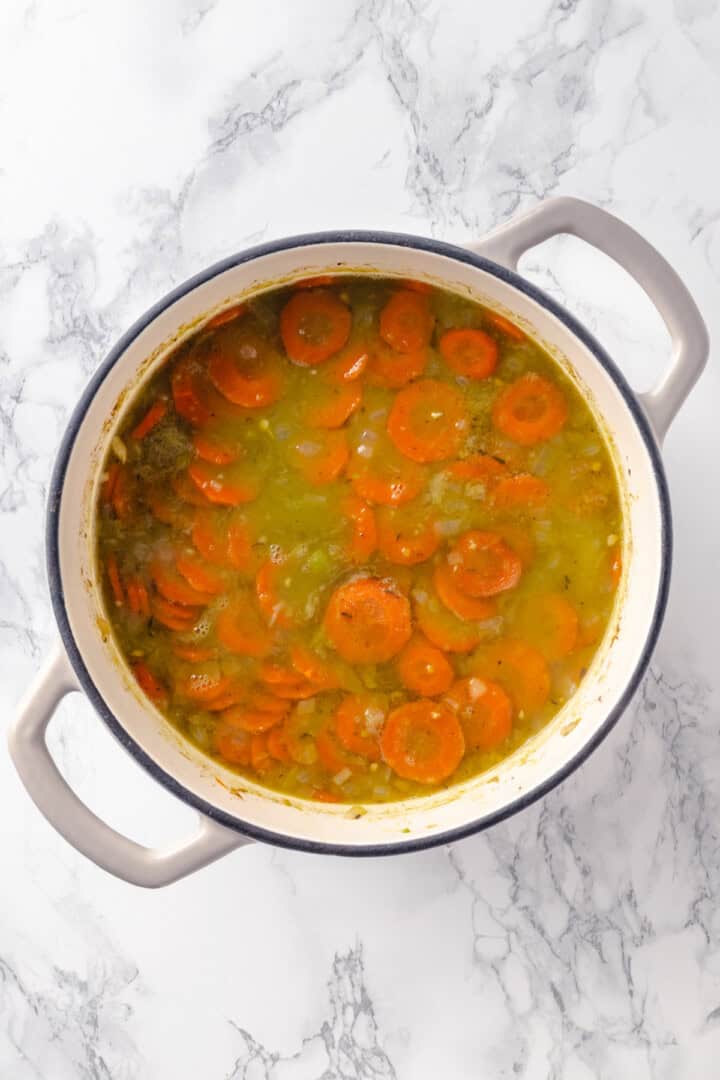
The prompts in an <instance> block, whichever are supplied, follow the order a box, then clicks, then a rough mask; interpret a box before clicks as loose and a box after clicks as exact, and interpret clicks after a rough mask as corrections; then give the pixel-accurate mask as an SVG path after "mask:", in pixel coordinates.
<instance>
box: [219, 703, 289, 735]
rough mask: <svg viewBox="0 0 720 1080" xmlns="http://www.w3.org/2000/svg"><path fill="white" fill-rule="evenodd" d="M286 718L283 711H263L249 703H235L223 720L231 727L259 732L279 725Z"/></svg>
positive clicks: (224, 714)
mask: <svg viewBox="0 0 720 1080" xmlns="http://www.w3.org/2000/svg"><path fill="white" fill-rule="evenodd" d="M283 719H284V714H283V713H271V712H262V711H261V710H259V709H253V708H252V707H250V706H248V705H233V706H232V708H230V709H226V710H225V712H224V713H223V720H224V722H225V723H226V724H229V725H230V726H231V727H236V728H240V730H241V731H250V732H252V733H257V732H260V731H270V729H271V728H274V727H277V726H278V724H281V723H282V722H283Z"/></svg>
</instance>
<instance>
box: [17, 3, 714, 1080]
mask: <svg viewBox="0 0 720 1080" xmlns="http://www.w3.org/2000/svg"><path fill="white" fill-rule="evenodd" d="M719 61H720V5H718V3H717V0H659V2H657V3H654V4H652V5H650V4H643V3H641V2H639V0H635V2H633V0H558V2H555V3H551V2H546V0H542V2H538V3H533V2H530V0H507V2H506V3H505V4H503V5H494V6H491V5H486V4H477V3H473V2H471V0H456V2H453V3H449V2H447V0H446V2H441V0H367V2H361V0H334V2H332V3H330V2H329V0H304V2H303V3H295V4H293V3H291V2H290V0H280V2H279V3H275V4H272V5H270V4H267V3H262V2H260V0H248V2H246V3H244V4H242V5H239V4H236V3H233V2H232V0H159V2H158V3H154V4H152V5H148V4H142V3H140V2H139V0H129V2H128V3H126V4H123V5H110V4H96V5H87V4H83V3H82V2H81V0H58V2H56V3H50V2H49V0H33V2H23V0H8V2H7V3H6V4H4V5H3V6H2V10H1V11H0V146H1V147H2V154H0V523H1V525H0V656H1V657H2V672H3V679H2V684H1V685H0V695H2V701H3V705H4V712H5V714H6V715H8V714H9V712H10V711H11V709H12V706H13V704H14V702H15V701H16V700H17V698H18V697H19V695H20V694H21V692H22V690H23V689H24V687H25V686H26V684H27V682H28V680H29V679H30V677H31V675H32V673H33V672H34V671H35V670H36V669H37V667H38V665H39V662H40V659H41V657H42V656H43V654H44V653H45V652H46V651H47V649H48V647H49V645H50V642H51V640H52V637H53V633H54V630H53V623H52V617H51V614H50V607H49V599H48V595H47V586H46V582H45V576H44V565H43V509H44V500H45V495H46V491H47V484H48V477H49V473H50V469H51V465H52V460H53V456H54V453H55V450H56V447H57V444H58V442H59V439H60V436H61V434H62V430H63V427H64V424H65V422H66V420H67V417H68V415H69V412H70V410H71V409H72V406H73V403H74V401H75V400H76V398H77V396H78V394H79V392H80V390H81V389H82V387H83V385H84V383H85V382H86V381H87V379H88V377H89V375H90V374H91V372H92V371H93V370H94V368H95V367H96V365H97V364H98V362H99V361H100V359H101V357H102V356H103V354H104V352H105V351H106V350H107V348H108V347H109V346H110V344H111V343H112V342H113V340H114V339H115V338H116V337H117V336H118V335H119V334H120V333H121V332H122V331H123V330H124V329H125V328H126V327H127V326H128V325H129V323H130V322H131V321H132V320H133V319H134V318H136V317H137V316H138V315H139V314H140V313H141V312H142V311H143V310H144V309H145V308H146V307H147V306H148V305H149V304H150V303H152V302H153V301H154V300H155V299H157V297H158V296H160V295H161V294H162V293H163V292H165V291H167V290H168V289H169V288H171V287H172V286H174V285H175V284H177V283H178V282H180V281H181V280H182V279H183V278H184V277H186V276H188V275H189V274H191V273H192V272H194V271H196V270H197V269H199V268H201V267H202V266H204V265H206V264H207V263H209V262H211V261H212V260H214V259H217V258H219V257H221V256H223V255H225V254H227V253H229V252H231V251H233V250H237V249H239V248H241V247H243V246H245V245H247V244H250V243H254V242H257V241H259V240H262V239H270V238H272V237H276V236H282V235H286V234H289V233H294V232H301V231H304V230H308V229H327V228H338V227H352V226H357V227H376V228H396V229H401V230H404V231H408V232H418V233H422V234H426V235H433V236H437V237H441V238H445V239H449V240H453V241H456V242H463V241H464V240H469V239H477V238H478V237H479V236H480V235H481V234H482V233H483V232H484V231H486V230H487V229H488V228H489V227H491V226H492V225H494V224H496V223H498V222H500V221H502V220H504V219H505V218H506V217H507V216H508V215H510V214H511V213H513V212H514V211H515V210H517V209H522V208H526V207H529V206H531V205H533V204H534V203H535V202H536V201H537V200H538V199H541V198H543V197H546V196H548V195H552V194H574V195H579V196H581V197H584V198H587V199H589V200H591V201H594V202H597V203H599V204H601V205H603V206H606V207H607V208H609V209H611V210H612V211H614V212H616V213H618V214H619V215H620V216H622V217H624V218H626V220H628V221H629V222H630V223H631V224H633V225H634V226H635V227H637V228H639V229H640V231H641V232H643V233H644V234H645V235H647V236H648V238H649V239H650V240H651V241H652V242H654V243H656V244H657V246H658V247H659V248H660V249H661V250H662V251H663V253H664V254H665V255H667V256H668V258H670V259H671V260H672V261H673V262H674V263H675V265H676V266H677V268H678V270H679V272H680V273H681V275H682V276H683V278H684V279H685V280H686V281H687V283H688V285H689V287H690V288H691V290H692V291H693V293H694V294H695V296H696V298H697V300H698V303H699V304H700V306H701V308H702V310H703V312H704V314H705V315H706V317H707V319H708V323H709V325H710V330H711V334H714V333H716V332H719V331H720V316H718V308H717V300H716V297H717V293H718V287H719V286H720V184H719V183H718V180H719V179H720V165H719V163H718V162H719V159H718V154H717V149H716V144H717V133H718V120H719V118H720V109H719V107H718V104H717V102H718V100H719V93H718V92H719V90H720V85H719V74H718V73H719V72H720V65H719ZM523 268H524V270H525V271H526V272H527V273H528V274H529V275H530V276H531V277H532V278H533V279H534V280H536V281H537V282H539V283H540V284H541V285H542V286H543V287H544V288H546V289H547V290H548V291H549V292H551V293H552V294H553V295H554V296H556V297H557V298H559V299H560V300H562V301H563V302H566V303H567V304H568V306H569V307H571V309H572V310H574V311H576V312H577V313H578V314H579V315H580V317H581V318H582V319H583V320H584V321H585V322H586V323H587V324H588V325H589V326H591V328H592V329H593V330H594V331H595V332H596V333H597V334H598V336H599V337H600V339H601V340H602V341H603V343H604V344H606V345H607V346H608V348H609V349H610V351H611V353H612V354H613V355H614V356H615V358H616V359H617V361H618V362H619V363H620V365H621V366H622V367H623V368H624V370H625V371H626V372H627V374H628V377H629V378H630V380H631V382H632V383H633V385H635V386H637V387H638V388H639V389H644V388H646V387H647V386H649V385H652V384H653V383H654V382H655V381H656V380H657V378H658V373H659V372H660V371H661V369H662V366H663V364H664V363H666V362H667V341H666V337H665V335H664V331H663V329H662V326H661V325H660V322H659V319H658V318H657V315H656V314H655V313H654V312H653V311H652V310H651V308H650V305H649V304H648V303H647V301H646V300H645V299H644V298H643V297H642V296H641V294H640V293H639V290H637V289H636V288H635V287H634V286H633V285H631V284H630V283H629V282H628V279H627V278H625V277H624V275H622V274H621V273H620V272H619V271H617V270H616V269H614V268H612V267H610V265H609V264H608V263H607V261H606V260H604V259H603V258H601V257H599V256H597V255H596V254H595V253H592V252H589V251H587V250H586V249H584V248H583V247H582V246H581V245H580V244H579V243H578V242H574V241H571V240H558V241H554V242H553V243H551V244H548V245H545V246H544V247H543V248H540V249H538V250H536V251H534V252H532V253H531V254H530V255H529V256H528V257H527V259H526V260H525V262H524V265H523ZM719 400H720V377H719V376H718V372H717V369H716V367H715V365H714V364H713V360H712V358H711V364H710V368H709V370H708V372H707V373H706V375H705V376H704V378H703V382H702V384H701V387H700V388H699V389H698V391H697V392H696V393H695V394H693V395H692V397H691V399H690V400H689V401H688V403H687V405H686V407H685V409H684V410H683V412H682V414H681V415H680V417H679V418H678V420H677V422H676V424H675V426H674V427H673V429H672V431H671V433H670V435H669V437H668V440H667V445H666V450H665V459H666V463H667V470H668V478H669V482H670V487H671V491H672V496H673V503H674V512H675V529H676V556H675V571H674V579H673V587H672V595H671V602H670V606H669V610H668V616H667V620H666V625H665V629H664V631H663V634H662V637H661V641H660V644H659V647H658V649H657V652H656V655H655V658H654V661H653V666H652V670H651V672H650V673H649V675H648V677H647V679H646V681H645V683H644V685H643V688H642V691H641V692H640V693H639V694H638V695H637V698H636V700H635V702H634V703H633V705H632V707H631V708H630V709H629V710H628V711H627V713H626V715H625V716H624V717H623V718H622V720H621V721H620V722H619V723H618V725H617V727H616V728H615V730H614V731H613V732H612V734H611V735H610V736H609V738H608V739H607V740H606V742H605V743H604V744H603V745H602V746H601V747H600V748H599V750H598V751H597V752H596V753H595V754H594V755H593V756H592V758H591V759H590V760H589V761H588V762H587V763H586V765H585V766H583V768H582V769H581V770H580V771H579V772H578V773H576V774H575V775H574V776H573V777H571V778H570V779H569V780H568V781H567V782H566V783H565V784H564V785H563V786H562V787H561V788H560V789H559V790H556V791H554V792H553V793H551V794H550V795H549V796H548V797H547V798H545V799H544V800H543V801H542V802H541V803H540V804H538V805H536V806H534V807H532V808H531V809H530V810H528V811H526V812H525V813H523V814H522V815H520V816H519V817H517V818H515V819H513V820H511V821H509V822H507V823H505V824H503V825H501V826H498V827H496V828H495V829H493V830H492V831H490V832H488V833H487V834H485V835H482V836H478V837H475V838H473V839H470V840H467V841H464V842H463V843H460V844H457V845H454V846H453V847H452V848H450V849H445V850H437V851H432V852H427V853H423V854H419V855H412V856H405V857H403V858H399V859H392V860H370V861H363V860H359V861H350V862H348V861H343V860H339V859H319V858H316V857H310V856H301V855H298V854H293V853H288V852H281V851H277V850H272V849H270V848H262V847H253V848H248V849H246V850H243V851H240V852H238V853H237V854H235V855H234V856H231V857H230V858H228V859H226V860H225V861H223V862H221V863H219V864H217V865H215V866H213V867H210V868H208V869H207V870H205V871H203V872H202V873H201V874H199V875H197V876H196V877H195V878H193V879H190V880H188V881H185V882H182V883H180V884H179V885H177V886H175V887H173V888H172V889H169V890H165V891H161V892H159V893H157V894H155V893H145V892H141V891H139V890H132V889H129V888H128V887H127V886H124V885H122V884H121V883H119V882H116V881H114V880H112V879H110V878H108V877H107V876H105V875H103V874H102V873H101V872H100V871H98V870H96V869H95V868H94V867H92V866H91V865H89V864H88V863H87V862H85V861H84V860H83V859H82V858H81V857H79V856H77V855H75V853H74V852H73V851H72V850H71V849H70V848H69V847H68V846H67V845H66V844H65V843H64V842H63V841H62V840H61V839H60V838H59V837H58V836H56V835H55V834H54V833H53V832H52V831H51V829H50V828H49V827H48V825H47V824H46V823H45V821H44V820H43V819H42V818H41V817H40V815H39V814H38V813H37V811H36V810H35V809H34V807H33V806H32V805H31V804H30V802H29V800H28V799H27V797H26V795H25V793H24V791H23V790H22V789H21V787H20V785H19V783H18V781H17V779H16V777H15V776H14V774H13V772H12V770H11V767H10V765H9V762H8V760H7V756H6V755H5V754H0V811H1V812H0V852H1V853H2V860H3V874H2V888H0V1077H2V1078H3V1080H5V1078H6V1077H7V1078H8V1080H37V1078H42V1080H75V1078H83V1080H84V1078H92V1080H105V1078H113V1080H116V1078H117V1080H164V1078H165V1077H172V1078H173V1080H191V1078H192V1080H195V1078H197V1077H203V1080H206V1078H207V1080H215V1078H217V1080H321V1078H322V1080H330V1078H332V1080H335V1078H343V1080H346V1078H347V1080H376V1078H383V1080H385V1078H393V1080H394V1078H398V1080H435V1078H437V1077H448V1078H449V1080H455V1078H458V1080H465V1078H472V1080H476V1078H478V1080H480V1078H481V1080H486V1078H487V1080H496V1078H497V1080H503V1078H508V1080H515V1078H526V1080H551V1078H552V1080H591V1078H599V1080H624V1078H625V1077H628V1078H629V1077H632V1078H633V1080H650V1078H653V1080H654V1078H661V1080H695V1078H699V1080H705V1078H713V1077H716V1076H718V1075H719V1074H720V1066H719V1065H718V1061H719V1060H720V948H719V946H720V920H719V918H718V914H717V909H718V904H717V898H718V896H719V895H720V840H719V837H720V739H719V735H720V730H719V729H720V720H719V712H718V690H719V689H720V680H719V679H718V665H717V652H718V629H717V611H718V607H719V604H720V588H719V586H718V579H717V574H716V566H717V561H718V544H719V543H720V508H719V507H720V503H719V502H718V500H717V497H716V492H714V489H713V485H715V486H716V481H715V472H716V470H715V467H714V464H713V463H714V461H716V460H717V456H718V453H720V429H719V428H718V424H717V415H716V414H717V403H718V401H719ZM51 738H52V746H53V750H54V752H55V753H56V755H57V758H58V761H59V762H60V764H61V767H62V768H63V770H64V771H65V773H66V775H68V776H69V778H70V779H71V781H72V783H73V784H74V786H75V787H76V788H77V790H78V791H79V793H80V794H81V796H82V797H83V798H85V799H86V800H87V801H88V802H89V804H90V805H91V806H92V807H93V808H95V809H96V810H98V811H99V812H100V813H102V814H103V815H104V816H106V817H107V818H108V820H110V821H111V822H112V823H113V824H115V825H117V826H118V827H119V828H123V829H125V830H126V831H127V832H128V833H129V834H130V835H132V836H135V837H137V838H139V839H143V840H148V841H150V840H153V841H157V840H158V839H165V838H167V837H170V836H174V835H179V834H180V833H181V831H182V829H183V828H186V827H187V821H188V811H187V810H186V809H185V808H183V807H179V806H178V805H176V804H175V803H174V802H173V800H171V799H170V797H169V796H168V795H167V794H166V793H165V792H162V791H160V790H159V789H157V787H156V786H155V785H153V783H152V782H151V781H150V780H149V779H148V778H147V777H145V776H144V775H143V774H141V773H140V771H139V770H138V769H137V768H136V767H135V766H134V764H133V763H132V762H130V761H129V760H128V759H127V758H125V757H124V755H122V754H121V752H120V750H119V749H118V747H117V746H116V745H115V744H114V742H113V741H112V739H111V737H110V736H109V735H108V734H107V732H105V731H104V730H103V729H101V727H100V724H99V722H98V721H97V720H96V718H95V717H94V715H93V713H92V710H91V709H90V708H89V706H88V705H87V703H85V702H83V701H81V700H74V701H68V702H66V703H65V704H64V706H63V708H62V709H61V711H60V714H59V716H58V719H57V722H56V723H55V725H54V726H53V730H52V733H51Z"/></svg>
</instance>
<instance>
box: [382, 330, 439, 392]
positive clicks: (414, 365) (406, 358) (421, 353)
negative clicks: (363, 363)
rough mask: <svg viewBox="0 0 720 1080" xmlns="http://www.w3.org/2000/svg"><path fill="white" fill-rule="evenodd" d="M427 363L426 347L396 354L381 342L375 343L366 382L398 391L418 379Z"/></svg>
mask: <svg viewBox="0 0 720 1080" xmlns="http://www.w3.org/2000/svg"><path fill="white" fill-rule="evenodd" d="M427 362H428V350H427V346H426V345H423V346H421V347H420V348H419V349H414V350H413V351H412V352H397V351H396V350H395V349H391V348H390V346H389V345H386V344H385V343H384V342H382V341H378V342H376V343H375V344H374V345H373V346H372V349H371V352H370V362H369V364H368V373H367V381H368V382H369V383H370V384H371V385H373V386H386V387H388V388H389V389H391V390H399V389H400V387H401V386H405V385H406V384H407V383H409V382H411V381H412V380H413V379H417V378H419V377H420V376H421V375H422V374H423V372H424V371H425V368H426V367H427Z"/></svg>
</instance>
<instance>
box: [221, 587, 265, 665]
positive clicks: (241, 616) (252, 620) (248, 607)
mask: <svg viewBox="0 0 720 1080" xmlns="http://www.w3.org/2000/svg"><path fill="white" fill-rule="evenodd" d="M216 630H217V636H218V640H219V641H220V643H221V644H222V645H224V646H225V648H226V649H228V650H229V651H230V652H232V653H238V654H239V655H240V656H257V657H262V656H267V654H268V653H269V652H270V650H271V649H272V645H273V639H272V636H271V634H270V632H269V631H268V629H267V627H266V626H265V625H264V623H263V622H262V620H261V618H260V616H259V614H258V613H257V611H256V610H255V608H254V607H253V606H252V604H251V603H250V598H249V597H244V598H239V599H237V600H235V601H234V602H233V603H231V604H229V605H228V607H226V608H224V609H223V610H222V611H221V612H220V614H219V616H218V620H217V623H216Z"/></svg>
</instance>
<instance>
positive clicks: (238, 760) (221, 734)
mask: <svg viewBox="0 0 720 1080" xmlns="http://www.w3.org/2000/svg"><path fill="white" fill-rule="evenodd" d="M250 741H251V736H250V735H249V734H248V732H247V731H242V730H241V729H240V728H235V727H232V726H231V725H230V724H222V723H221V724H219V725H218V726H217V728H216V729H215V732H214V734H213V744H214V747H215V750H216V751H217V753H218V754H219V755H220V757H222V758H224V759H225V761H229V762H230V764H232V765H245V766H246V767H247V766H248V765H249V764H250Z"/></svg>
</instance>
